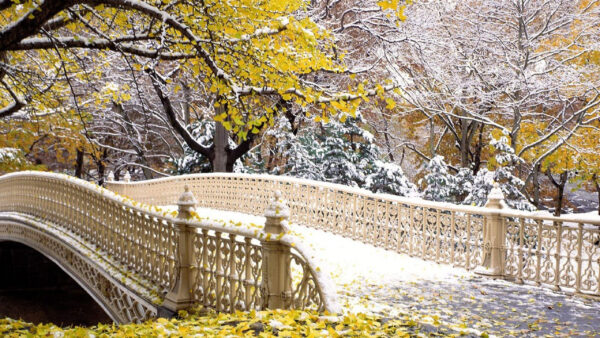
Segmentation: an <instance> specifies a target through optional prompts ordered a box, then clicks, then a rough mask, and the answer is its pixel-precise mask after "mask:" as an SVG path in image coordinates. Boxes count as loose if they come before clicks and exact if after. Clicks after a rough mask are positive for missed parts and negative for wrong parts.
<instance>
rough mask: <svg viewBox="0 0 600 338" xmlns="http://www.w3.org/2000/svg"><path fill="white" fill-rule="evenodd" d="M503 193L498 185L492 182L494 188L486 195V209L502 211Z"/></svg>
mask: <svg viewBox="0 0 600 338" xmlns="http://www.w3.org/2000/svg"><path fill="white" fill-rule="evenodd" d="M503 202H504V193H503V192H502V189H500V184H498V182H494V187H493V188H492V190H490V193H489V194H488V198H487V203H485V207H486V208H495V209H502V208H503V207H504V203H503Z"/></svg>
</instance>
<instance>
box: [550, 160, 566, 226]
mask: <svg viewBox="0 0 600 338" xmlns="http://www.w3.org/2000/svg"><path fill="white" fill-rule="evenodd" d="M546 176H548V178H549V179H550V182H552V184H553V185H554V186H555V187H556V189H557V190H558V192H557V195H556V201H555V204H554V216H560V214H561V212H562V204H563V199H564V192H565V184H567V179H568V178H569V173H568V172H567V171H563V172H562V173H560V180H559V181H558V182H556V180H555V179H554V177H552V173H551V172H550V170H548V171H547V172H546Z"/></svg>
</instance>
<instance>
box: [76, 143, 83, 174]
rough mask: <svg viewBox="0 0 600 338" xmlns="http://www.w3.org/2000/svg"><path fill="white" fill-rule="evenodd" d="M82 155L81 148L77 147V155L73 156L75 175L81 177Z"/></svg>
mask: <svg viewBox="0 0 600 338" xmlns="http://www.w3.org/2000/svg"><path fill="white" fill-rule="evenodd" d="M83 155H84V152H83V151H82V150H79V149H77V157H76V158H75V177H77V178H82V176H83V159H84V158H83Z"/></svg>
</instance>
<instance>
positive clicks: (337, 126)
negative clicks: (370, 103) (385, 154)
mask: <svg viewBox="0 0 600 338" xmlns="http://www.w3.org/2000/svg"><path fill="white" fill-rule="evenodd" d="M361 122H363V118H362V115H361V114H360V113H356V117H348V118H346V119H345V120H344V121H341V120H337V119H332V120H331V121H330V122H329V123H327V124H325V125H323V128H322V129H323V131H324V132H323V134H322V135H321V138H322V140H323V141H322V143H321V144H322V148H323V158H322V159H320V161H319V162H318V163H321V165H322V168H323V175H324V176H325V179H326V180H327V181H328V182H333V183H340V184H345V185H349V186H354V187H357V186H358V187H362V186H364V183H365V179H366V177H367V175H369V174H370V173H371V172H372V171H373V170H374V169H375V161H376V160H377V159H378V153H379V149H378V147H377V145H376V144H375V143H374V137H373V134H371V133H369V132H368V131H366V130H364V129H363V128H361V127H360V125H359V123H361Z"/></svg>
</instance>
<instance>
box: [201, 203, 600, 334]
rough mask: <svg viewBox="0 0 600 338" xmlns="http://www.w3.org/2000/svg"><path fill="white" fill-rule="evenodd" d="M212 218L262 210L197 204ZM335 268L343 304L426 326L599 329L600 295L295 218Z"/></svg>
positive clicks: (505, 330)
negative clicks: (476, 268) (590, 297)
mask: <svg viewBox="0 0 600 338" xmlns="http://www.w3.org/2000/svg"><path fill="white" fill-rule="evenodd" d="M198 213H199V214H200V215H209V216H210V217H211V218H217V219H224V220H229V219H231V220H234V221H236V222H237V221H242V220H244V221H245V222H248V221H249V222H253V223H255V224H264V218H263V217H255V216H249V215H245V214H240V213H234V212H223V211H214V210H210V209H202V208H199V209H198ZM292 231H293V232H294V233H296V234H297V235H298V236H299V237H301V238H302V241H303V242H304V243H305V244H308V245H309V246H310V247H311V248H312V250H313V251H314V253H315V256H316V257H317V258H318V259H319V260H320V261H321V263H320V264H321V265H323V268H324V269H327V270H329V271H330V272H331V274H332V277H333V279H334V281H335V282H336V284H337V287H338V290H337V292H338V294H339V295H340V298H341V302H342V304H343V305H344V309H345V311H348V312H353V313H357V312H363V313H373V314H377V315H379V316H382V317H384V318H404V319H411V320H413V321H415V322H416V323H419V324H421V325H423V326H424V329H425V330H426V331H427V333H461V332H462V333H467V334H470V335H476V336H479V335H480V334H482V333H486V334H489V335H497V336H519V337H522V336H542V335H551V336H565V337H576V336H581V337H589V336H597V337H600V302H594V301H586V300H584V299H582V298H580V297H573V296H569V295H566V294H564V293H559V292H553V291H550V290H548V289H545V288H541V287H537V286H530V285H518V284H514V283H511V282H506V281H502V280H492V279H489V278H485V277H480V276H477V275H475V274H474V273H472V272H468V271H466V270H464V269H459V268H452V267H449V266H447V265H440V264H436V263H431V262H426V261H423V260H421V259H417V258H411V257H408V256H406V255H401V254H397V253H394V252H391V251H386V250H383V249H380V248H375V247H372V246H370V245H366V244H362V243H360V242H357V241H353V240H351V239H347V238H344V237H341V236H337V235H333V234H330V233H327V232H324V231H320V230H313V229H309V228H306V227H302V226H296V225H294V226H292Z"/></svg>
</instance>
